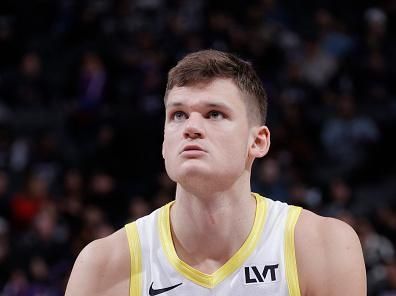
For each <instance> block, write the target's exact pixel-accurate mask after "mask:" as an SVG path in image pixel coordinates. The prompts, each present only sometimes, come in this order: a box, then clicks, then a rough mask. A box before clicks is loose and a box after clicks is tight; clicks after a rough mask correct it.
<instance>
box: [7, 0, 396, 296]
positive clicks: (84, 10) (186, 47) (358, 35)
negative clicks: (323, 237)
mask: <svg viewBox="0 0 396 296" xmlns="http://www.w3.org/2000/svg"><path fill="white" fill-rule="evenodd" d="M395 22H396V1H391V0H389V1H334V0H333V1H330V0H328V1H325V0H323V1H312V0H311V1H275V0H273V1H271V0H262V1H248V0H245V1H241V0H237V1H205V0H185V1H181V0H173V1H171V0H139V1H138V0H136V1H132V0H113V1H111V0H91V1H88V0H86V1H81V0H80V1H77V0H58V1H50V0H36V1H34V0H32V1H22V0H13V1H11V0H8V1H5V0H2V1H1V3H0V291H3V292H2V293H3V294H1V295H63V293H64V288H65V285H66V282H67V279H68V276H69V273H70V270H71V267H72V264H73V262H74V260H75V258H76V256H77V254H78V253H79V251H80V250H81V249H82V248H83V247H84V246H85V245H86V244H87V243H89V242H90V241H92V240H94V239H97V238H100V237H103V236H106V235H108V234H110V233H111V232H113V231H114V230H116V229H118V228H120V227H122V226H123V225H124V224H125V223H127V222H129V221H133V220H134V219H136V218H138V217H140V216H142V215H145V214H147V213H149V212H151V210H152V209H154V208H156V207H159V206H161V205H163V204H164V203H166V202H168V201H169V200H171V199H172V198H173V192H174V184H173V183H172V182H171V181H170V180H169V179H168V177H167V176H166V174H165V173H164V167H163V162H162V157H161V143H162V132H163V120H164V118H163V102H162V99H163V94H164V89H165V83H166V75H167V71H168V70H169V69H170V68H171V67H172V66H174V65H175V63H176V62H177V61H178V60H179V59H180V58H182V57H183V56H184V55H185V54H187V53H189V52H192V51H196V50H199V49H204V48H215V49H220V50H226V51H230V52H233V53H236V54H237V55H239V56H240V57H242V58H244V59H246V60H248V61H250V62H252V64H253V65H254V67H255V68H256V70H257V72H258V73H259V76H260V77H261V79H262V81H263V83H264V86H265V88H266V90H267V92H268V95H269V120H268V126H269V128H270V130H271V132H272V147H271V150H270V153H269V155H268V156H267V157H265V158H264V159H261V160H259V161H257V162H256V164H255V169H254V171H253V179H252V187H253V189H254V190H255V191H257V192H259V193H261V194H263V195H265V196H268V197H270V198H272V199H278V200H282V201H286V202H288V203H292V204H297V205H302V206H304V207H305V208H307V209H310V210H312V211H314V212H316V213H319V214H321V215H326V216H332V217H337V218H339V219H342V220H344V221H346V222H347V223H349V224H351V225H352V226H353V227H354V229H355V230H356V231H357V233H358V234H359V237H360V239H361V243H362V246H363V250H364V255H365V260H366V267H367V276H368V285H369V295H383V296H385V295H396V294H395V293H396V263H395V243H396V235H395V234H396V198H395V197H396V171H395V165H396V163H395V157H394V151H395V148H396V144H395V141H394V137H395V135H396V134H395V124H396V97H395V95H396V84H395V81H396V80H395V78H396V44H395V38H396V34H395V33H396V23H395ZM0 293H1V292H0Z"/></svg>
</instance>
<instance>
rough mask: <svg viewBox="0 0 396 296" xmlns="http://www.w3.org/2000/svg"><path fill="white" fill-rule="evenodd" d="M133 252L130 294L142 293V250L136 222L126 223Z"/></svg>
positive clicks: (134, 295)
mask: <svg viewBox="0 0 396 296" xmlns="http://www.w3.org/2000/svg"><path fill="white" fill-rule="evenodd" d="M125 230H126V234H127V238H128V245H129V252H130V254H131V276H130V282H129V296H141V295H142V250H141V246H140V239H139V233H138V229H137V225H136V222H132V223H129V224H127V225H125Z"/></svg>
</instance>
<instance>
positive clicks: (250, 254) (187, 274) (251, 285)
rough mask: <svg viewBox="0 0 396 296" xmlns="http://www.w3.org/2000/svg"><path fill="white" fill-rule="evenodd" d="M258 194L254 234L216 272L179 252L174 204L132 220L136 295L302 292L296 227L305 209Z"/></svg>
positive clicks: (132, 291) (276, 295)
mask: <svg viewBox="0 0 396 296" xmlns="http://www.w3.org/2000/svg"><path fill="white" fill-rule="evenodd" d="M254 196H255V197H256V201H257V207H256V215H255V220H254V224H253V227H252V230H251V232H250V234H249V236H248V238H247V239H246V241H245V242H244V244H243V245H242V246H241V248H240V249H239V250H238V251H237V252H236V253H235V254H234V255H233V256H232V257H231V258H230V259H229V260H228V261H227V262H226V263H225V264H224V265H223V266H222V267H220V268H219V269H218V270H217V271H216V272H214V273H212V274H206V273H203V272H201V271H199V270H197V269H195V268H193V267H191V266H189V265H188V264H187V263H185V262H184V261H182V260H181V259H180V258H179V257H178V256H177V254H176V251H175V248H174V245H173V241H172V237H171V229H170V220H169V209H170V207H171V205H172V203H170V204H167V205H165V206H164V207H162V208H160V209H157V210H156V211H154V212H153V213H151V214H150V215H148V216H145V217H142V218H140V219H138V220H137V221H135V222H133V223H130V224H127V225H126V226H125V228H126V232H127V237H128V242H129V247H130V253H131V283H130V296H153V295H160V294H163V295H164V296H172V295H189V296H209V295H211V296H212V295H216V296H223V295H224V296H226V295H227V296H228V295H235V296H237V295H238V296H246V295H249V296H259V295H260V296H265V295H271V296H288V295H289V296H300V294H301V293H300V288H299V283H298V275H297V266H296V258H295V251H294V228H295V225H296V222H297V219H298V217H299V214H300V212H301V208H299V207H294V206H289V205H287V204H285V203H281V202H278V201H272V200H270V199H267V198H264V197H262V196H260V195H258V194H254Z"/></svg>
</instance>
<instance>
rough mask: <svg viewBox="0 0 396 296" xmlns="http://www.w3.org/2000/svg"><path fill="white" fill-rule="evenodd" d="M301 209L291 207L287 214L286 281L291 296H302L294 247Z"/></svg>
mask: <svg viewBox="0 0 396 296" xmlns="http://www.w3.org/2000/svg"><path fill="white" fill-rule="evenodd" d="M301 210H302V209H301V208H300V207H294V206H291V207H290V209H289V212H288V214H287V220H286V228H285V267H286V281H287V286H288V288H289V295H290V296H301V292H300V285H299V281H298V272H297V261H296V252H295V246H294V229H295V227H296V223H297V220H298V217H299V216H300V213H301Z"/></svg>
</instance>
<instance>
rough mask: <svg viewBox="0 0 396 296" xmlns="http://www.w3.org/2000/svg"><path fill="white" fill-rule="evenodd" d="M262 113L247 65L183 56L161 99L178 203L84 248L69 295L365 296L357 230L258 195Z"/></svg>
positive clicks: (263, 148)
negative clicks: (253, 180) (255, 167)
mask: <svg viewBox="0 0 396 296" xmlns="http://www.w3.org/2000/svg"><path fill="white" fill-rule="evenodd" d="M266 106H267V102H266V95H265V92H264V89H263V86H262V84H261V82H260V80H259V78H258V77H257V75H256V73H255V72H254V70H253V69H252V67H251V65H250V64H248V63H246V62H244V61H242V60H240V59H238V58H237V57H235V56H233V55H231V54H227V53H223V52H218V51H214V50H206V51H200V52H196V53H193V54H190V55H187V56H186V57H185V58H184V59H182V60H181V61H180V62H179V63H178V64H177V65H176V66H175V67H174V68H173V69H172V70H171V71H170V72H169V76H168V84H167V89H166V93H165V109H166V121H165V128H164V142H163V157H164V159H165V166H166V170H167V172H168V174H169V176H170V178H171V179H173V180H174V181H175V182H176V183H177V189H176V196H175V201H174V202H173V203H170V204H168V205H166V206H164V207H162V208H160V209H158V210H156V211H154V212H153V213H152V214H151V215H148V216H146V217H143V218H141V219H138V220H137V221H136V222H134V223H131V224H128V225H126V226H125V228H123V229H121V230H119V231H117V232H115V233H114V234H112V235H110V236H109V237H106V238H103V239H100V240H96V241H94V242H92V243H90V244H89V245H88V246H86V247H85V249H84V250H83V251H82V252H81V253H80V255H79V256H78V258H77V260H76V262H75V265H74V268H73V271H72V274H71V276H70V280H69V283H68V286H67V291H66V295H68V296H77V295H85V296H86V295H95V296H99V295H103V296H104V295H117V296H122V295H125V296H127V295H131V296H143V295H149V296H153V295H164V296H166V295H169V296H171V295H189V296H205V295H239V296H242V295H244V296H245V295H249V296H256V295H257V296H259V295H272V296H286V295H290V296H300V295H307V296H308V295H310V296H311V295H313V296H316V295H320V296H326V295H334V296H335V295H337V296H340V295H348V296H351V295H353V296H360V295H361V296H363V295H366V278H365V267H364V262H363V256H362V250H361V246H360V243H359V240H358V237H357V235H356V234H355V232H354V231H353V230H352V228H351V227H349V226H348V225H346V224H345V223H343V222H341V221H338V220H335V219H331V218H324V217H320V216H318V215H316V214H314V213H312V212H309V211H306V210H303V209H301V208H298V207H294V206H289V205H287V204H284V203H280V202H275V201H272V200H270V199H268V198H265V197H262V196H260V195H258V194H256V193H252V192H251V189H250V177H251V168H252V164H253V161H254V160H255V159H256V158H259V157H263V156H265V155H266V154H267V152H268V149H269V146H270V132H269V130H268V128H267V127H266V126H265V117H266Z"/></svg>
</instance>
